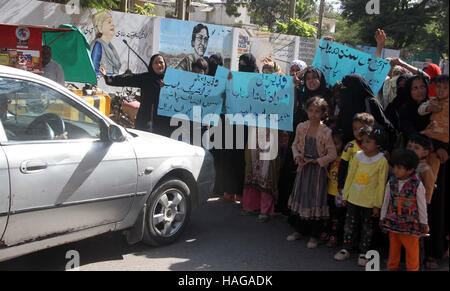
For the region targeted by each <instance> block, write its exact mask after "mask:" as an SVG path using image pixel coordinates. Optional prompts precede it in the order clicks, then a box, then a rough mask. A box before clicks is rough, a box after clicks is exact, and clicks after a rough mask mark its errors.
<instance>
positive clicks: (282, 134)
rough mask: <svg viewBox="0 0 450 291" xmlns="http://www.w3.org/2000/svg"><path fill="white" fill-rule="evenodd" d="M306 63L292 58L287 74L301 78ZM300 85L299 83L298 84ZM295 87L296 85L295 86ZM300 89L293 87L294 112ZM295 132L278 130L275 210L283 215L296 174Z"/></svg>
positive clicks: (286, 212) (295, 125)
mask: <svg viewBox="0 0 450 291" xmlns="http://www.w3.org/2000/svg"><path fill="white" fill-rule="evenodd" d="M307 67H308V65H307V64H306V63H305V62H304V61H302V60H294V61H292V62H291V64H290V65H289V75H290V76H294V75H297V78H298V79H299V80H301V79H302V76H303V73H304V72H305V71H306V69H307ZM299 86H301V84H299ZM296 87H297V86H296ZM299 91H300V89H297V88H296V89H295V102H294V103H295V104H294V112H297V109H296V108H297V107H298V96H297V95H298V92H299ZM298 123H299V121H296V122H295V123H294V124H293V128H294V129H295V128H297V124H298ZM294 135H295V132H288V131H279V142H278V144H279V145H278V149H279V152H280V175H279V180H278V189H279V195H278V200H277V203H276V205H275V212H276V213H281V214H283V215H286V216H287V215H289V208H288V205H287V203H288V200H289V196H290V195H291V192H292V188H293V187H294V180H295V176H296V175H297V165H296V164H295V162H294V157H293V156H292V149H291V147H292V142H293V141H294Z"/></svg>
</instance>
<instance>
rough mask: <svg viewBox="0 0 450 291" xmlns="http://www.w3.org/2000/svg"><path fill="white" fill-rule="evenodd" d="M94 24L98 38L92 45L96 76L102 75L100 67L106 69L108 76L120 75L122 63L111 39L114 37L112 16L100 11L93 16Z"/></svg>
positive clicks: (96, 37)
mask: <svg viewBox="0 0 450 291" xmlns="http://www.w3.org/2000/svg"><path fill="white" fill-rule="evenodd" d="M92 23H93V25H94V30H95V33H96V36H95V39H94V41H93V42H92V43H91V58H92V63H93V64H94V68H95V72H96V74H97V75H100V72H99V69H100V67H103V68H104V69H105V71H106V74H107V75H113V74H118V73H119V70H120V66H121V63H120V58H119V54H118V53H117V50H116V49H115V48H114V46H113V45H112V43H111V39H112V38H113V37H114V24H113V20H112V16H111V14H110V13H109V12H106V11H100V12H98V13H97V14H95V15H94V16H93V18H92Z"/></svg>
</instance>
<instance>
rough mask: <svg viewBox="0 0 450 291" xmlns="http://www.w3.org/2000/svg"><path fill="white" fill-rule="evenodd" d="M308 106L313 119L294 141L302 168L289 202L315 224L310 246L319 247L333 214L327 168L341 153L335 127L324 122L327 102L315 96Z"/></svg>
mask: <svg viewBox="0 0 450 291" xmlns="http://www.w3.org/2000/svg"><path fill="white" fill-rule="evenodd" d="M305 108H306V112H307V114H308V118H309V120H308V121H306V122H303V123H300V124H299V125H298V126H297V129H296V133H295V140H294V143H293V144H292V152H293V156H294V160H295V163H296V164H297V165H298V169H297V176H296V179H295V184H294V189H293V191H292V194H291V196H290V197H289V202H288V205H289V208H290V209H291V211H292V213H293V214H296V215H299V216H300V224H301V226H307V225H308V226H310V227H311V229H312V235H311V238H310V240H309V241H308V243H307V247H308V248H315V247H317V245H318V238H319V235H320V231H321V228H322V226H323V219H328V218H329V209H328V203H327V192H328V191H327V190H328V189H327V170H326V169H327V167H328V165H329V163H331V162H333V161H334V160H335V159H336V157H337V154H336V147H335V145H334V143H333V138H332V135H331V129H329V128H328V127H327V126H326V125H325V124H323V122H322V119H323V118H324V117H325V114H326V112H327V109H328V104H327V102H326V101H325V100H324V99H323V98H320V97H312V98H310V99H309V100H308V101H307V102H306V106H305ZM301 232H302V231H301V230H299V231H297V232H295V233H293V234H292V235H291V236H292V237H297V238H298V237H299V236H300V233H301ZM291 236H289V237H291ZM289 237H288V240H290V239H289Z"/></svg>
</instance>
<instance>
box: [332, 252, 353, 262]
mask: <svg viewBox="0 0 450 291" xmlns="http://www.w3.org/2000/svg"><path fill="white" fill-rule="evenodd" d="M349 258H350V252H349V251H347V250H346V249H342V250H340V251H339V252H338V253H337V254H335V255H334V259H335V260H336V261H339V262H342V261H345V260H348V259H349Z"/></svg>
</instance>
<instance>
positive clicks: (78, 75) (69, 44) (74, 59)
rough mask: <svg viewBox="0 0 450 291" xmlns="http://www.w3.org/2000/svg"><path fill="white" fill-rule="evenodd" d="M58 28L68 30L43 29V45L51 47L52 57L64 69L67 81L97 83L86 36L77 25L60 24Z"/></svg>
mask: <svg viewBox="0 0 450 291" xmlns="http://www.w3.org/2000/svg"><path fill="white" fill-rule="evenodd" d="M59 28H66V29H70V31H43V32H42V42H43V45H48V46H50V47H51V49H52V59H53V60H55V61H56V62H57V63H58V64H60V65H61V67H62V68H63V70H64V77H65V79H66V81H68V82H80V83H90V84H94V85H96V84H97V78H96V75H95V70H94V65H93V64H92V60H91V52H90V46H89V43H88V41H87V39H86V36H85V35H84V34H83V32H81V31H80V30H79V29H78V28H77V27H75V26H73V25H70V24H62V25H60V26H59Z"/></svg>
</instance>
